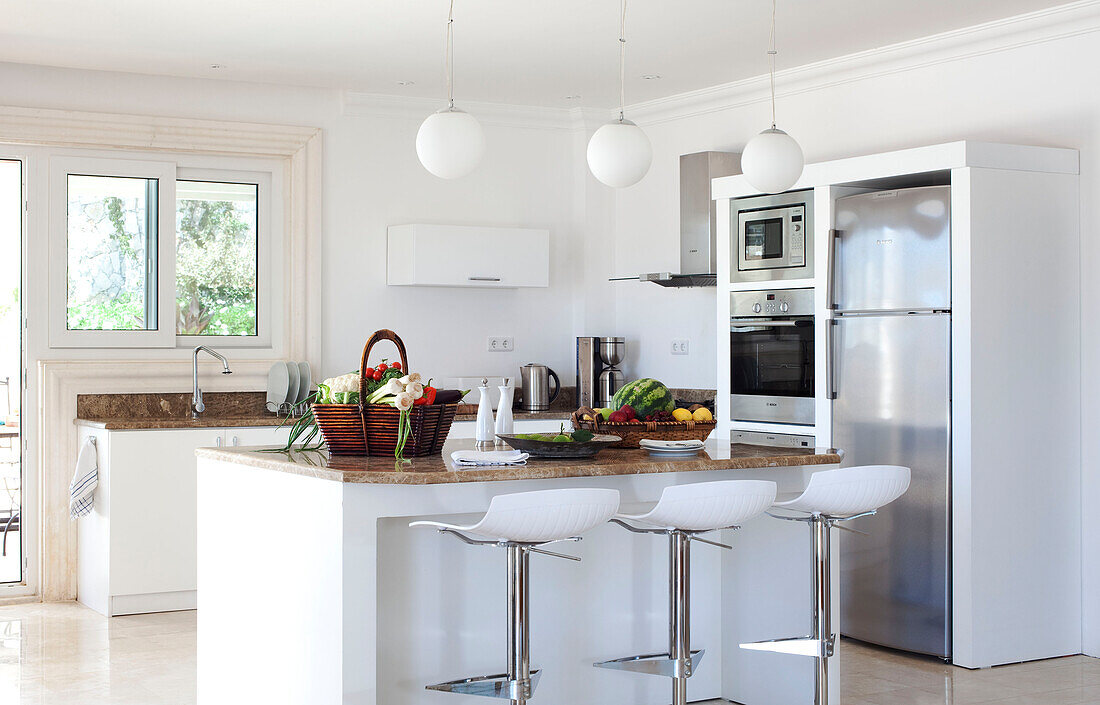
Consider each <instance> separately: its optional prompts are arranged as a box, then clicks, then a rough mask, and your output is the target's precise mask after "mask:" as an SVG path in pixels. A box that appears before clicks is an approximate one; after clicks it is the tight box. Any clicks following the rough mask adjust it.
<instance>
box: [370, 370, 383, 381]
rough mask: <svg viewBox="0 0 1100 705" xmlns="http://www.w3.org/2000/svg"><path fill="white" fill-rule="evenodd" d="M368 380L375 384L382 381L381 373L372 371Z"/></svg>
mask: <svg viewBox="0 0 1100 705" xmlns="http://www.w3.org/2000/svg"><path fill="white" fill-rule="evenodd" d="M370 378H371V379H373V380H374V381H375V382H377V381H379V380H381V379H382V373H381V372H379V371H378V370H372V371H371V373H370Z"/></svg>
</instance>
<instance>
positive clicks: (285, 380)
mask: <svg viewBox="0 0 1100 705" xmlns="http://www.w3.org/2000/svg"><path fill="white" fill-rule="evenodd" d="M312 389H313V370H312V369H311V368H310V366H309V363H308V362H288V361H285V360H280V361H279V362H276V363H275V364H273V365H272V366H271V369H270V370H268V372H267V409H268V411H273V412H278V411H279V407H280V406H282V405H283V404H301V403H302V402H304V401H305V400H306V397H308V396H309V395H310V392H311V391H312Z"/></svg>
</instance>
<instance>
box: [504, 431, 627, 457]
mask: <svg viewBox="0 0 1100 705" xmlns="http://www.w3.org/2000/svg"><path fill="white" fill-rule="evenodd" d="M525 435H526V434H525ZM497 438H499V439H501V440H502V441H504V442H505V443H507V444H508V445H510V446H512V447H513V448H515V449H516V450H521V451H523V452H524V453H530V454H531V455H532V456H534V457H536V458H591V457H592V456H594V455H595V454H596V453H599V452H600V451H601V450H603V449H604V448H607V447H608V446H613V445H615V444H616V443H619V442H621V441H622V440H623V439H622V438H620V437H618V436H611V435H603V434H600V435H595V436H593V437H592V440H589V441H543V440H535V439H532V438H524V437H522V436H517V435H502V434H497Z"/></svg>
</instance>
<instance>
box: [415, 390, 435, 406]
mask: <svg viewBox="0 0 1100 705" xmlns="http://www.w3.org/2000/svg"><path fill="white" fill-rule="evenodd" d="M435 393H436V389H435V387H424V395H423V396H421V397H420V398H419V399H417V400H416V401H414V402H413V406H428V405H430V404H434V403H435Z"/></svg>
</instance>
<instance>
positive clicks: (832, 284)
mask: <svg viewBox="0 0 1100 705" xmlns="http://www.w3.org/2000/svg"><path fill="white" fill-rule="evenodd" d="M839 242H840V231H839V230H837V229H835V228H833V229H832V230H830V231H829V256H828V258H827V259H826V262H827V264H826V274H825V276H826V279H827V281H826V282H825V307H826V308H828V309H830V310H835V309H836V307H837V306H836V247H837V244H838V243H839Z"/></svg>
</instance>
